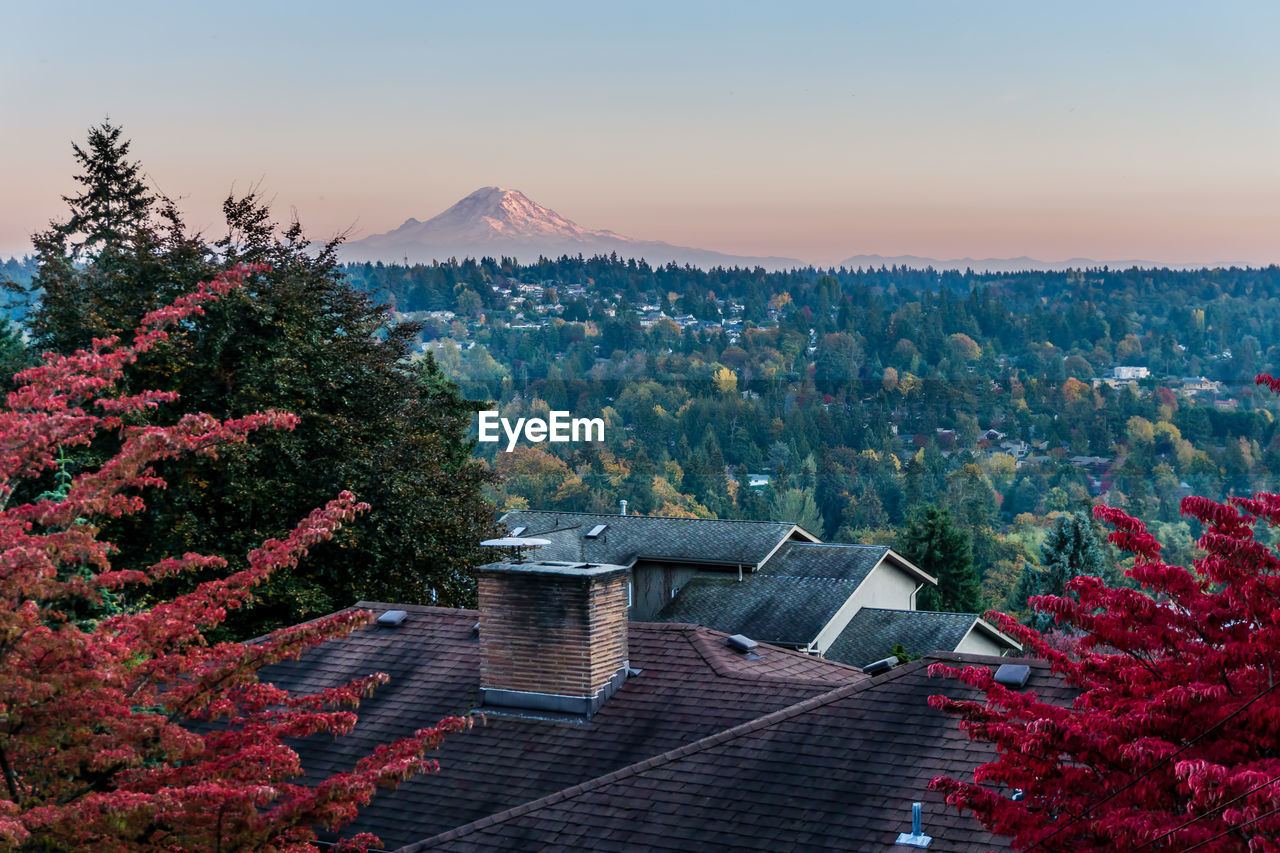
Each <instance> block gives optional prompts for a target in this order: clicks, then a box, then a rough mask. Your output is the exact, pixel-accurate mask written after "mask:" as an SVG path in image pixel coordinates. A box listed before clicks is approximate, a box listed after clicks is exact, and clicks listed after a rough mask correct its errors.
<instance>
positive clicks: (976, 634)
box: [955, 628, 1009, 655]
mask: <svg viewBox="0 0 1280 853" xmlns="http://www.w3.org/2000/svg"><path fill="white" fill-rule="evenodd" d="M955 650H956V651H957V652H966V653H969V654H975V655H1003V654H1006V653H1007V652H1008V651H1009V649H1008V647H1006V646H1004V645H1001V644H1000V643H997V642H996V641H995V640H993V639H991V637H989V636H987V635H986V634H984V633H982V632H981V631H978V630H975V629H974V628H970V629H969V633H967V634H965V635H964V639H963V640H961V641H960V645H958V646H956V648H955Z"/></svg>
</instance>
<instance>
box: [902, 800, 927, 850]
mask: <svg viewBox="0 0 1280 853" xmlns="http://www.w3.org/2000/svg"><path fill="white" fill-rule="evenodd" d="M923 809H924V806H923V804H921V803H912V804H911V832H910V833H906V832H900V833H898V840H897V842H895V843H896V844H901V845H902V846H903V847H922V848H923V847H928V846H929V844H930V843H931V842H932V841H933V838H932V837H931V836H928V835H925V834H924V829H923V828H922V827H921V823H922V822H923V821H922V820H921V812H922V810H923Z"/></svg>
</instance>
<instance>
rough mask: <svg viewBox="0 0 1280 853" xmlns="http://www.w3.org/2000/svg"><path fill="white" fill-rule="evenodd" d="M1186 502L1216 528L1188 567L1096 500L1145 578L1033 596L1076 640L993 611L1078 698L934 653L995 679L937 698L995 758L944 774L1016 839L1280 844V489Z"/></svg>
mask: <svg viewBox="0 0 1280 853" xmlns="http://www.w3.org/2000/svg"><path fill="white" fill-rule="evenodd" d="M1258 384H1260V385H1267V386H1268V387H1270V388H1271V389H1272V390H1274V391H1280V382H1277V380H1275V379H1272V378H1271V377H1269V376H1265V375H1263V376H1259V377H1258ZM1182 512H1183V514H1184V515H1186V516H1189V517H1191V518H1194V519H1197V520H1198V521H1200V522H1202V523H1203V524H1204V526H1205V533H1204V535H1203V536H1202V537H1201V538H1200V540H1199V543H1198V544H1199V547H1200V549H1201V550H1202V551H1203V552H1204V555H1203V556H1202V557H1200V558H1198V559H1197V560H1195V561H1194V564H1193V566H1192V567H1191V568H1190V569H1188V568H1184V567H1180V566H1171V565H1168V564H1167V563H1165V562H1164V561H1163V560H1161V559H1160V545H1159V544H1158V543H1157V542H1156V541H1155V539H1154V538H1153V537H1152V536H1151V535H1150V534H1149V533H1148V532H1147V530H1146V529H1145V527H1144V526H1143V525H1142V523H1141V522H1139V521H1137V520H1136V519H1134V518H1131V517H1130V516H1128V515H1126V514H1125V513H1123V512H1121V511H1119V510H1116V509H1111V508H1108V507H1098V508H1097V509H1096V510H1095V514H1096V515H1097V517H1098V518H1100V519H1102V520H1103V521H1105V522H1107V523H1108V524H1109V525H1110V526H1111V527H1112V528H1113V532H1112V533H1111V534H1110V539H1111V541H1112V542H1114V543H1115V544H1116V545H1117V546H1119V547H1121V548H1122V549H1124V550H1126V551H1128V552H1130V553H1132V554H1133V555H1134V558H1135V561H1134V566H1133V568H1132V569H1130V570H1129V572H1128V573H1127V574H1128V575H1129V576H1130V577H1132V578H1133V579H1134V580H1136V581H1138V582H1139V584H1140V585H1141V587H1142V591H1138V590H1133V589H1110V588H1108V587H1107V586H1105V585H1104V584H1103V582H1102V581H1101V580H1099V579H1097V578H1093V577H1080V578H1076V579H1075V580H1074V581H1072V582H1071V583H1070V584H1069V585H1068V589H1069V590H1070V592H1071V593H1072V595H1069V596H1066V597H1051V596H1044V597H1037V598H1033V599H1032V604H1033V606H1035V607H1036V608H1037V609H1039V610H1042V611H1044V612H1047V613H1051V614H1053V615H1054V616H1055V617H1056V619H1057V620H1058V622H1059V623H1061V624H1065V625H1066V626H1069V630H1070V633H1071V634H1073V635H1074V636H1075V637H1076V638H1077V639H1076V641H1075V643H1074V648H1073V649H1072V650H1071V653H1070V654H1068V653H1064V652H1062V651H1059V650H1056V649H1054V648H1051V647H1050V646H1049V645H1047V644H1046V643H1045V641H1044V639H1043V638H1042V637H1041V636H1040V635H1039V634H1037V633H1036V632H1035V631H1032V630H1030V629H1027V628H1025V627H1023V626H1021V625H1019V624H1018V623H1016V622H1015V621H1014V620H1012V619H1010V618H1008V617H1003V616H1002V615H1001V614H990V616H991V618H993V619H995V620H997V621H998V622H999V624H1000V627H1001V628H1002V629H1003V630H1005V631H1007V632H1009V633H1010V634H1014V635H1015V636H1017V637H1018V639H1020V640H1021V641H1022V642H1023V644H1024V645H1025V646H1026V647H1028V648H1029V649H1030V650H1031V651H1032V652H1034V653H1035V654H1036V655H1037V656H1038V657H1041V658H1043V659H1045V660H1047V661H1049V662H1050V663H1051V664H1052V667H1053V670H1054V671H1055V672H1057V673H1059V674H1060V675H1061V676H1062V677H1063V678H1064V679H1065V681H1066V683H1067V684H1069V685H1071V686H1072V687H1074V688H1076V689H1078V690H1079V691H1080V692H1079V694H1078V696H1077V698H1076V699H1075V700H1074V702H1073V704H1072V705H1071V706H1070V707H1059V706H1056V705H1054V704H1050V703H1046V702H1042V701H1039V700H1038V699H1037V697H1036V694H1035V692H1034V690H1033V689H1030V688H1029V689H1027V690H1025V691H1022V692H1019V691H1015V690H1010V689H1007V688H1005V687H1003V686H1001V685H1000V684H996V683H995V682H994V681H993V680H992V676H991V673H990V672H989V671H988V670H986V669H979V668H966V669H954V668H951V667H945V666H938V667H936V670H937V673H936V674H941V675H947V676H950V677H954V678H958V679H960V680H962V681H964V682H965V683H967V684H970V685H972V686H974V687H976V688H978V689H979V690H982V691H984V692H985V694H986V701H985V702H974V701H957V700H951V699H946V698H943V697H934V698H933V702H934V704H935V706H936V707H939V708H942V709H944V710H946V711H948V712H950V713H953V714H957V715H958V716H960V717H961V719H962V720H963V722H962V723H961V725H962V727H963V728H964V729H965V730H966V731H967V732H968V734H969V736H970V737H971V738H972V739H974V740H980V741H987V742H989V743H993V744H995V746H996V748H997V750H998V756H997V758H996V759H995V760H994V761H991V762H989V763H987V764H984V765H982V766H981V767H979V768H978V769H977V771H976V773H975V777H974V778H975V781H974V782H966V781H959V780H955V779H947V778H939V779H935V780H934V782H933V784H934V787H935V788H937V789H941V790H943V791H945V792H946V793H947V800H948V802H949V803H951V804H952V805H955V806H958V807H960V808H962V809H967V810H969V811H971V812H973V813H974V815H975V816H976V817H977V818H978V819H979V820H980V821H981V822H982V823H983V825H985V826H986V827H987V828H989V829H990V830H992V831H993V832H995V833H997V834H999V835H1003V836H1008V837H1009V838H1011V839H1012V842H1013V844H1014V846H1015V847H1016V848H1017V849H1020V850H1041V851H1063V852H1064V853H1065V851H1072V853H1082V852H1083V851H1107V853H1115V851H1127V853H1137V851H1148V850H1151V851H1179V853H1189V851H1192V850H1196V851H1203V852H1204V853H1222V851H1246V850H1247V851H1277V850H1280V841H1277V838H1280V557H1278V556H1277V554H1276V553H1275V552H1274V551H1273V550H1272V549H1270V548H1268V547H1267V546H1265V545H1264V544H1263V543H1262V542H1260V541H1259V540H1258V538H1257V537H1256V536H1255V527H1256V526H1257V525H1261V524H1265V525H1266V526H1268V527H1271V528H1275V527H1276V526H1277V525H1280V495H1275V494H1265V493H1261V494H1255V495H1254V496H1252V497H1249V498H1243V497H1232V498H1229V499H1228V500H1227V502H1226V503H1218V502H1216V501H1212V500H1209V499H1206V498H1203V497H1188V498H1186V499H1185V500H1183V502H1182ZM1019 788H1020V789H1022V791H1023V793H1024V798H1023V799H1020V800H1018V801H1015V800H1014V799H1012V798H1011V797H1010V796H1009V794H1010V792H1011V790H1012V789H1019Z"/></svg>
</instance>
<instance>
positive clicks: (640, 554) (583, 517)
mask: <svg viewBox="0 0 1280 853" xmlns="http://www.w3.org/2000/svg"><path fill="white" fill-rule="evenodd" d="M502 521H503V523H505V524H506V526H507V529H508V530H514V529H515V528H517V527H523V528H525V529H524V531H523V532H521V534H520V535H521V536H526V537H534V538H538V539H550V540H551V544H550V545H546V546H544V547H543V548H541V549H539V550H538V552H537V554H536V556H537V559H539V560H567V561H576V562H591V563H614V564H616V565H620V566H628V565H631V563H632V562H633V561H635V560H636V559H637V558H644V557H647V558H650V559H654V560H663V559H665V560H675V561H687V562H695V563H697V562H707V563H719V564H722V565H733V564H735V563H741V564H743V565H744V566H745V567H746V568H748V569H754V568H755V567H757V566H759V565H760V564H761V563H762V562H763V561H764V560H765V558H766V557H768V556H769V555H770V554H771V553H773V551H774V549H776V548H777V547H778V545H779V544H781V543H782V542H784V541H785V540H786V539H787V538H788V537H789V536H791V535H792V534H793V532H794V531H796V530H798V529H799V528H797V527H796V526H795V525H794V524H790V523H785V522H777V521H724V520H721V519H711V518H662V517H648V516H639V515H606V514H600V513H587V512H540V511H528V510H517V511H513V512H509V513H507V514H506V515H505V516H503V518H502ZM600 524H603V525H605V529H604V532H603V533H601V534H600V536H599V537H597V538H595V539H586V538H584V536H583V534H585V533H588V532H589V531H590V530H591V529H592V528H593V527H595V526H597V525H600ZM800 535H801V536H804V533H801V534H800Z"/></svg>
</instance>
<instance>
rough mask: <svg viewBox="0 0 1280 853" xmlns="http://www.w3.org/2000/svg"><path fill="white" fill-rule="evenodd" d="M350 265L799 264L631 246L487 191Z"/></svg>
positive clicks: (359, 245)
mask: <svg viewBox="0 0 1280 853" xmlns="http://www.w3.org/2000/svg"><path fill="white" fill-rule="evenodd" d="M340 252H341V254H342V256H343V257H344V258H345V259H346V260H352V261H387V262H392V263H394V262H399V261H403V260H405V259H408V261H409V262H410V263H427V262H430V261H432V260H441V261H443V260H447V259H448V258H451V257H456V258H464V257H481V256H485V255H487V256H490V257H499V256H504V255H506V256H511V257H515V258H518V259H519V260H521V261H525V262H528V261H533V260H536V259H537V258H538V256H539V255H544V256H546V257H558V256H560V255H564V254H569V255H577V254H582V255H587V256H590V255H596V254H601V255H608V254H610V253H613V252H616V253H617V254H619V255H621V256H622V257H628V258H637V259H640V258H643V259H644V260H646V261H648V262H649V263H650V264H654V265H659V264H666V263H668V262H671V261H674V262H675V263H678V264H693V265H695V266H702V267H710V266H763V267H765V268H766V269H789V268H791V267H798V266H802V264H801V262H800V261H798V260H795V259H793V258H757V257H745V256H740V255H726V254H722V253H720V252H712V251H708V250H706V249H694V248H689V247H685V246H673V245H671V244H669V243H661V242H654V241H641V240H633V239H631V238H629V237H624V236H623V235H621V234H617V233H614V232H613V231H606V230H593V229H588V228H583V227H582V226H581V225H578V224H577V223H576V222H573V221H572V220H570V219H566V218H565V217H563V216H561V215H560V214H558V213H556V212H555V211H554V210H551V209H549V208H546V207H543V206H542V205H540V204H538V203H537V202H535V201H533V200H532V199H530V198H529V197H528V196H526V195H525V194H524V193H522V192H520V191H519V190H511V189H504V188H502V187H483V188H482V189H478V190H476V191H475V192H473V193H471V194H470V195H468V196H467V197H466V198H464V199H462V200H461V201H459V202H458V203H456V204H454V205H453V206H452V207H450V208H449V209H448V210H446V211H444V212H443V213H441V214H439V215H437V216H433V217H432V218H431V219H428V220H427V221H425V222H420V221H418V220H417V219H413V218H410V219H408V220H406V221H405V223H404V224H403V225H401V226H400V227H399V228H396V229H394V230H392V231H387V232H386V233H384V234H375V235H373V236H370V237H365V238H364V239H363V240H355V241H352V242H351V243H348V244H346V245H345V246H343V247H342V248H341V250H340Z"/></svg>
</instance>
